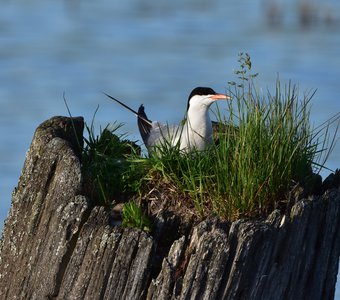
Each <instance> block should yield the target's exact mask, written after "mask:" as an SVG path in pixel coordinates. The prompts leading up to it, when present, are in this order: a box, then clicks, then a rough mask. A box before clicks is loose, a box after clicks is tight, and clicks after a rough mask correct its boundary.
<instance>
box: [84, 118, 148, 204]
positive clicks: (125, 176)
mask: <svg viewBox="0 0 340 300" xmlns="http://www.w3.org/2000/svg"><path fill="white" fill-rule="evenodd" d="M121 127H122V125H121V124H113V125H112V126H106V127H105V128H104V129H103V130H100V133H99V135H96V134H95V130H94V127H93V121H92V123H91V126H88V125H86V130H87V134H88V137H87V138H86V137H84V145H85V146H84V149H83V153H82V169H83V174H84V190H85V193H86V194H87V195H88V196H89V198H90V199H91V200H92V203H94V205H104V206H107V207H111V206H112V205H113V204H114V203H115V202H121V201H124V200H126V198H128V197H129V196H130V195H131V194H134V193H135V192H136V191H137V190H138V189H139V179H140V178H139V172H138V169H137V168H136V164H135V163H133V164H132V163H131V162H130V161H129V159H128V158H129V157H130V156H131V155H133V156H137V155H138V152H139V147H138V146H137V145H136V144H135V143H134V142H131V141H128V140H126V139H124V135H121V134H118V133H117V131H118V130H119V129H120V128H121ZM142 171H143V170H141V172H142Z"/></svg>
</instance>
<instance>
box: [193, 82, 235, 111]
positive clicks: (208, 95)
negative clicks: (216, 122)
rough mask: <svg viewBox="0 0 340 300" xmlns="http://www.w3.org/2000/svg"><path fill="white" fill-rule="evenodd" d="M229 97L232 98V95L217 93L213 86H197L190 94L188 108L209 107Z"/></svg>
mask: <svg viewBox="0 0 340 300" xmlns="http://www.w3.org/2000/svg"><path fill="white" fill-rule="evenodd" d="M227 99H230V96H227V95H225V94H219V93H216V92H215V91H214V90H213V89H212V88H209V87H197V88H195V89H193V90H192V92H191V93H190V95H189V99H188V107H187V110H189V108H197V109H201V108H202V107H205V108H206V109H208V108H209V106H210V105H211V104H212V103H214V102H215V101H217V100H227Z"/></svg>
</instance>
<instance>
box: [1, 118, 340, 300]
mask: <svg viewBox="0 0 340 300" xmlns="http://www.w3.org/2000/svg"><path fill="white" fill-rule="evenodd" d="M83 127H84V124H83V120H82V118H73V119H71V118H66V117H54V118H52V119H50V120H48V121H46V122H44V123H43V124H41V125H40V126H39V127H38V128H37V130H36V132H35V135H34V138H33V141H32V144H31V146H30V149H29V151H28V154H27V157H26V161H25V164H24V167H23V170H22V174H21V177H20V181H19V184H18V187H17V188H16V190H15V191H14V193H13V198H12V205H11V210H10V213H9V216H8V218H7V220H6V223H5V226H4V231H3V239H2V242H1V246H0V299H91V300H93V299H209V300H210V299H332V298H333V297H334V290H335V283H336V277H337V272H338V262H339V253H340V234H339V233H338V231H339V228H340V189H339V184H338V183H337V184H334V180H333V183H332V181H331V183H329V180H328V182H326V181H325V185H326V184H327V188H328V190H327V191H325V192H324V193H323V195H322V196H312V197H309V198H308V199H302V200H300V201H298V202H297V203H296V204H294V205H293V206H292V208H291V209H290V211H289V212H288V213H286V214H282V213H281V212H280V211H278V210H276V211H273V212H272V214H271V215H270V216H269V217H268V218H267V219H266V220H238V221H235V222H233V223H231V224H230V223H225V222H222V221H220V220H219V219H217V218H208V219H206V220H204V221H202V222H200V223H199V224H197V225H195V226H193V227H192V228H187V229H188V230H187V231H185V233H183V234H182V235H181V234H179V233H178V234H174V235H169V228H167V227H169V226H172V228H171V231H172V232H176V230H177V228H176V222H174V221H173V220H174V216H171V215H169V214H162V213H161V214H160V215H159V216H158V217H157V218H158V220H156V222H155V224H156V230H155V232H157V233H151V234H149V233H146V232H143V231H140V230H137V229H125V228H122V227H121V226H119V225H115V226H114V225H112V224H111V222H110V213H109V212H108V211H106V210H105V209H104V208H103V207H92V206H91V205H90V202H89V201H88V199H87V198H86V196H84V193H83V186H82V183H83V181H82V180H83V175H82V173H81V162H80V161H81V158H80V155H81V152H80V149H81V141H82V133H83ZM333 176H334V175H333ZM164 240H167V243H164Z"/></svg>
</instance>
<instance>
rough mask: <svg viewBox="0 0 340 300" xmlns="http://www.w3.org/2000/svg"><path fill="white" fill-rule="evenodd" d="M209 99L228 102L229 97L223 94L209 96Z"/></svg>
mask: <svg viewBox="0 0 340 300" xmlns="http://www.w3.org/2000/svg"><path fill="white" fill-rule="evenodd" d="M210 99H213V100H230V99H231V97H230V96H228V95H225V94H215V95H212V96H210Z"/></svg>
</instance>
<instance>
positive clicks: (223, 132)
mask: <svg viewBox="0 0 340 300" xmlns="http://www.w3.org/2000/svg"><path fill="white" fill-rule="evenodd" d="M239 63H240V70H238V71H236V72H235V73H236V75H237V80H236V82H229V83H228V91H227V92H228V93H229V95H231V96H232V98H233V99H232V101H228V102H226V103H227V104H226V106H225V107H223V108H220V109H219V110H218V111H217V112H216V116H217V118H218V121H219V122H220V123H221V126H220V128H219V130H218V131H217V133H216V136H217V138H218V140H219V143H218V144H217V145H211V147H209V149H207V150H206V151H203V152H195V151H193V152H191V153H182V152H181V151H180V150H179V149H178V147H173V148H171V147H169V145H166V144H165V145H162V146H161V147H160V148H158V149H157V151H156V154H154V155H151V156H150V157H148V158H146V157H142V156H141V155H140V154H139V153H138V151H136V147H134V146H132V145H134V144H133V143H131V142H128V141H126V140H124V139H123V138H122V136H119V135H118V134H116V131H117V130H118V129H119V128H120V126H119V125H116V126H115V127H114V128H113V129H112V130H109V128H108V127H106V128H105V129H104V130H102V131H101V132H100V135H99V136H96V135H95V134H94V129H93V125H91V127H87V130H88V134H89V138H88V139H85V147H84V151H83V169H84V174H85V178H86V180H85V186H86V187H87V189H88V194H89V195H90V197H92V198H93V199H96V203H97V204H100V205H108V206H110V205H111V203H112V202H113V201H116V199H119V198H124V199H123V200H122V201H127V200H128V199H133V198H137V197H143V196H144V197H147V196H146V195H147V194H148V193H149V191H150V190H152V189H153V187H155V186H157V188H158V189H159V187H161V186H164V189H163V190H162V189H160V190H162V192H163V193H167V194H170V193H172V194H173V196H174V198H176V197H177V198H181V199H184V200H183V201H184V203H183V205H184V206H185V205H187V206H190V204H192V203H193V204H194V206H195V210H196V211H197V213H198V214H199V215H200V216H206V215H208V214H211V213H213V214H216V215H218V216H220V217H222V218H224V219H227V220H235V219H237V218H239V217H253V216H258V215H264V214H267V213H270V212H271V211H272V209H274V208H276V207H279V206H280V203H282V200H285V199H287V193H288V192H289V190H290V189H291V187H292V186H293V185H295V184H296V183H298V182H302V181H306V179H308V178H309V177H311V176H312V174H313V171H314V172H318V171H319V170H320V169H321V168H322V167H324V165H325V162H326V160H327V157H328V155H329V153H330V152H331V150H332V148H333V147H334V143H335V134H336V133H335V134H334V136H330V133H329V125H330V123H332V122H338V121H339V114H337V115H335V116H334V117H333V118H331V119H330V120H329V121H328V122H325V123H324V124H322V125H321V126H320V127H318V128H312V127H311V124H310V104H311V99H312V97H313V95H314V93H310V94H305V95H303V96H302V97H301V96H300V94H299V92H298V88H297V87H296V86H295V85H293V84H291V83H290V82H289V83H287V84H285V85H282V84H281V82H280V81H279V80H278V81H277V82H276V89H275V92H274V93H270V92H269V91H267V92H265V93H260V92H259V91H258V90H257V88H256V85H255V80H256V79H257V78H256V77H257V74H252V73H251V68H252V66H251V61H250V57H249V56H248V55H247V54H241V55H240V59H239ZM169 184H170V185H171V186H173V187H176V188H175V189H174V190H172V191H168V190H166V187H167V186H169ZM124 195H125V196H124ZM122 196H123V197H122ZM191 206H192V205H191ZM143 218H144V217H143V214H142V213H141V212H140V211H139V210H138V207H135V206H133V204H131V203H130V204H129V205H126V206H125V208H124V210H123V222H125V224H135V225H134V226H136V227H139V228H140V227H148V226H149V225H147V226H144V225H141V224H144V223H143V222H144V221H143V222H142V220H144V219H143ZM133 220H134V221H133ZM145 222H146V221H145ZM128 226H130V225H128Z"/></svg>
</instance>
